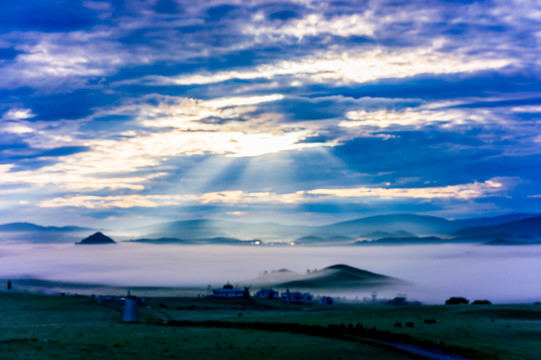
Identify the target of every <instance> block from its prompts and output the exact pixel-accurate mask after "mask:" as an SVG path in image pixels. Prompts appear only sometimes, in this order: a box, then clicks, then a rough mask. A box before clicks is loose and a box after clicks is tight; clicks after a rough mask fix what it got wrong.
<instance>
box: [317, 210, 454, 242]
mask: <svg viewBox="0 0 541 360" xmlns="http://www.w3.org/2000/svg"><path fill="white" fill-rule="evenodd" d="M318 229H319V230H320V232H321V233H323V234H335V235H345V236H354V237H358V236H360V235H361V234H367V233H371V232H378V231H385V232H396V231H405V232H408V233H414V234H420V235H437V234H439V235H444V234H447V233H448V232H449V231H450V230H452V229H454V226H453V223H452V222H451V221H449V220H447V219H444V218H440V217H435V216H423V215H414V214H394V215H379V216H371V217H367V218H362V219H356V220H351V221H345V222H339V223H336V224H332V225H327V226H322V227H319V228H318Z"/></svg>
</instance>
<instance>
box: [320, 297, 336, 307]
mask: <svg viewBox="0 0 541 360" xmlns="http://www.w3.org/2000/svg"><path fill="white" fill-rule="evenodd" d="M319 304H321V305H334V299H333V298H332V297H330V296H323V297H322V298H321V299H319Z"/></svg>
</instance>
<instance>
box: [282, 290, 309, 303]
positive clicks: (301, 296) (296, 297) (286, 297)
mask: <svg viewBox="0 0 541 360" xmlns="http://www.w3.org/2000/svg"><path fill="white" fill-rule="evenodd" d="M280 300H282V301H283V302H286V303H293V304H309V303H311V302H312V300H314V296H313V295H312V294H309V293H301V292H290V291H289V290H287V291H286V292H285V293H282V297H281V299H280Z"/></svg>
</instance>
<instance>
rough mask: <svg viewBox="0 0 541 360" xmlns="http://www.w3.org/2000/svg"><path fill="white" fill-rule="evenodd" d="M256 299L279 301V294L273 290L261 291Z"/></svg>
mask: <svg viewBox="0 0 541 360" xmlns="http://www.w3.org/2000/svg"><path fill="white" fill-rule="evenodd" d="M255 296H256V297H258V298H260V299H278V298H279V296H278V292H277V291H274V290H273V289H261V290H259V291H258V292H257V293H256V294H255Z"/></svg>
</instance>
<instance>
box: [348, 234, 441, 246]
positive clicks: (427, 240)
mask: <svg viewBox="0 0 541 360" xmlns="http://www.w3.org/2000/svg"><path fill="white" fill-rule="evenodd" d="M444 242H449V240H444V239H442V238H439V237H437V236H425V237H417V236H412V237H389V238H382V239H376V240H372V241H356V242H355V244H356V245H413V244H442V243H444Z"/></svg>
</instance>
